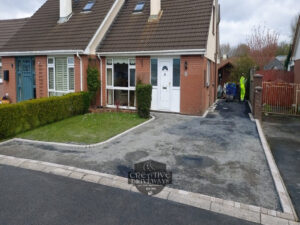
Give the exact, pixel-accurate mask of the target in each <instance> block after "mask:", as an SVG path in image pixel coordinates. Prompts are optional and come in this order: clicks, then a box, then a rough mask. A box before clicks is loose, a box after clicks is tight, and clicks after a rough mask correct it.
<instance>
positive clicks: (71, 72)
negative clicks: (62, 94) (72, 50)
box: [69, 67, 75, 91]
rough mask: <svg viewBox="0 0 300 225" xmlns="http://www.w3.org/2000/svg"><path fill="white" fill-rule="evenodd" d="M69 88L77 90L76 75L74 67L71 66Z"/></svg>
mask: <svg viewBox="0 0 300 225" xmlns="http://www.w3.org/2000/svg"><path fill="white" fill-rule="evenodd" d="M69 90H72V91H74V90H75V76H74V68H72V67H70V68H69Z"/></svg>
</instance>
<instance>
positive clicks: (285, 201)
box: [255, 120, 299, 221]
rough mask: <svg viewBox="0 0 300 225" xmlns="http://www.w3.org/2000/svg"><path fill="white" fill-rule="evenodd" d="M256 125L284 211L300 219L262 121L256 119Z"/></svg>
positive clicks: (295, 219) (296, 219)
mask: <svg viewBox="0 0 300 225" xmlns="http://www.w3.org/2000/svg"><path fill="white" fill-rule="evenodd" d="M255 122H256V127H257V130H258V134H259V137H260V140H261V143H262V146H263V149H264V153H265V156H266V159H267V162H268V165H269V168H270V171H271V174H272V177H273V181H274V184H275V187H276V190H277V193H278V195H279V199H280V203H281V206H282V209H283V212H284V213H285V214H290V215H292V216H293V218H294V221H299V218H298V217H297V213H296V211H295V208H294V206H293V203H292V200H291V198H290V195H289V193H288V191H287V188H286V186H285V184H284V182H283V179H282V177H281V175H280V172H279V169H278V167H277V165H276V162H275V159H274V157H273V154H272V152H271V149H270V146H269V144H268V142H267V139H266V137H265V135H264V132H263V129H262V126H261V123H260V121H259V120H255Z"/></svg>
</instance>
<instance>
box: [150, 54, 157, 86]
mask: <svg viewBox="0 0 300 225" xmlns="http://www.w3.org/2000/svg"><path fill="white" fill-rule="evenodd" d="M151 84H152V85H153V86H157V59H151Z"/></svg>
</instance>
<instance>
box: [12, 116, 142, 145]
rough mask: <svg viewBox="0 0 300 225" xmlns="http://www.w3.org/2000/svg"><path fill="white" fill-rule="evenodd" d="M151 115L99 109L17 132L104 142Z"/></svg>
mask: <svg viewBox="0 0 300 225" xmlns="http://www.w3.org/2000/svg"><path fill="white" fill-rule="evenodd" d="M147 120H148V119H143V118H140V117H139V116H138V115H137V114H135V113H117V112H113V113H111V112H109V113H99V114H96V113H95V114H91V113H89V114H85V115H80V116H75V117H71V118H68V119H65V120H62V121H59V122H55V123H52V124H49V125H45V126H42V127H39V128H36V129H34V130H31V131H27V132H24V133H21V134H19V135H17V136H16V137H17V138H23V139H28V140H36V141H45V142H58V143H66V144H79V145H89V144H97V143H100V142H104V141H106V140H108V139H110V138H112V137H114V136H116V135H118V134H120V133H123V132H125V131H127V130H129V129H131V128H133V127H136V126H138V125H140V124H142V123H144V122H146V121H147Z"/></svg>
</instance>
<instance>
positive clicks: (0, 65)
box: [0, 57, 4, 84]
mask: <svg viewBox="0 0 300 225" xmlns="http://www.w3.org/2000/svg"><path fill="white" fill-rule="evenodd" d="M0 68H1V71H2V77H0V84H1V83H3V76H4V73H3V68H2V58H1V57H0Z"/></svg>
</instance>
